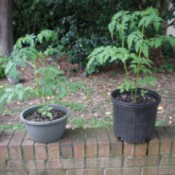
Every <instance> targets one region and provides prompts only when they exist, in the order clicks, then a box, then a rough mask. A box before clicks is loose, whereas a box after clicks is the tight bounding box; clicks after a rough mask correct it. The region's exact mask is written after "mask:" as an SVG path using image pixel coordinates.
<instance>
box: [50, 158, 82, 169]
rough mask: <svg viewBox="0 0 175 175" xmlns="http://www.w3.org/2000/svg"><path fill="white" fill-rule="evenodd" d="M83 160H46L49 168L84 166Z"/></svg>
mask: <svg viewBox="0 0 175 175" xmlns="http://www.w3.org/2000/svg"><path fill="white" fill-rule="evenodd" d="M84 167H85V166H84V160H75V159H60V160H53V161H48V162H47V168H48V169H49V170H56V169H76V168H84Z"/></svg>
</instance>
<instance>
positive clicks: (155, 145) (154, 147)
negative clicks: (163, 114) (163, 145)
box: [148, 134, 160, 156]
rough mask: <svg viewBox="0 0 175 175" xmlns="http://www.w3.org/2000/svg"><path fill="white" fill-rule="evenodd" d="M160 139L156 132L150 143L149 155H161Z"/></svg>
mask: <svg viewBox="0 0 175 175" xmlns="http://www.w3.org/2000/svg"><path fill="white" fill-rule="evenodd" d="M159 148H160V141H159V138H158V137H157V135H156V134H154V138H153V139H152V140H150V141H149V143H148V155H149V156H157V155H159Z"/></svg>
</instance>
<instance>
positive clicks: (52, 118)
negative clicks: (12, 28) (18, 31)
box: [1, 30, 69, 143]
mask: <svg viewBox="0 0 175 175" xmlns="http://www.w3.org/2000/svg"><path fill="white" fill-rule="evenodd" d="M50 40H51V41H54V40H56V34H55V32H53V31H49V30H44V31H42V32H41V33H39V34H38V35H26V36H25V37H23V38H20V39H18V41H17V43H16V45H15V47H16V49H18V50H19V51H21V53H22V55H23V56H22V59H21V60H20V61H21V63H22V64H21V65H24V63H25V64H29V65H30V66H31V67H32V68H33V70H34V71H33V72H34V85H33V87H25V86H22V85H21V84H19V85H16V86H15V88H13V90H11V91H9V89H8V90H7V92H8V93H9V92H11V93H12V94H14V97H15V96H18V98H19V99H21V100H22V99H23V98H25V96H26V95H28V96H29V95H30V96H31V97H33V98H37V99H39V104H38V105H35V106H32V107H29V108H27V109H25V110H24V111H23V112H22V113H21V116H20V118H21V121H22V122H24V124H25V126H26V128H27V132H28V133H29V135H30V136H31V137H32V139H33V140H34V141H37V142H40V143H50V142H54V141H57V140H59V139H60V138H61V137H62V135H63V133H64V130H65V126H66V123H67V119H68V117H69V111H68V110H67V108H65V107H64V106H61V105H57V104H49V99H50V98H54V97H55V96H56V95H63V94H62V92H63V91H62V87H61V85H60V84H61V79H62V77H61V76H62V74H63V72H62V71H61V70H60V69H59V67H56V66H50V65H46V64H45V55H47V54H46V53H51V52H50V51H52V53H53V50H54V48H51V47H47V49H46V50H45V51H39V50H38V49H37V48H38V47H39V44H40V43H42V46H43V45H44V44H43V43H44V42H48V41H50ZM24 46H25V47H24ZM38 64H40V65H39V66H38ZM15 71H16V70H15ZM8 93H7V94H4V96H2V97H1V101H3V100H4V99H6V98H7V99H8V98H9V96H8ZM12 94H11V98H12V97H13V95H12Z"/></svg>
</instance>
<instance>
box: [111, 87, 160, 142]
mask: <svg viewBox="0 0 175 175" xmlns="http://www.w3.org/2000/svg"><path fill="white" fill-rule="evenodd" d="M140 91H141V89H138V92H140ZM118 95H120V91H119V90H115V91H113V92H112V94H111V98H112V102H113V129H114V134H115V136H116V137H117V138H119V139H121V140H122V141H125V142H128V143H142V142H146V141H149V140H151V139H152V138H153V136H154V128H155V122H156V115H157V107H158V104H159V103H160V100H161V97H160V95H159V94H158V93H156V92H154V91H151V90H147V95H149V96H151V97H153V98H154V99H155V101H154V102H152V103H149V104H130V103H126V102H122V101H119V100H117V99H116V97H117V96H118Z"/></svg>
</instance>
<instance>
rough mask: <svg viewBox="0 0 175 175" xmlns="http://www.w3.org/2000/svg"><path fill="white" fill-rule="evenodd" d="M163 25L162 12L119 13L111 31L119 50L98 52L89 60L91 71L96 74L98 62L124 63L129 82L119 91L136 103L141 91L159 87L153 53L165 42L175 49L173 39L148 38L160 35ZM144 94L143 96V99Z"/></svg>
mask: <svg viewBox="0 0 175 175" xmlns="http://www.w3.org/2000/svg"><path fill="white" fill-rule="evenodd" d="M162 22H163V19H162V18H161V17H159V14H158V11H157V10H156V9H154V8H148V9H146V10H144V11H135V12H129V11H120V12H118V13H116V14H115V15H114V16H113V17H112V20H111V22H110V24H109V25H108V28H109V31H110V34H111V38H112V40H113V39H114V38H115V37H116V38H117V39H118V41H119V46H113V45H112V46H106V47H104V46H102V47H99V48H96V49H95V50H94V51H93V52H92V53H91V54H90V55H89V57H88V58H89V61H88V64H87V71H89V70H92V68H93V65H94V62H97V63H98V64H100V65H104V64H106V62H114V61H118V60H119V61H121V62H122V63H123V66H124V70H125V75H126V78H125V80H124V81H123V83H122V84H121V85H120V86H118V87H117V88H118V89H120V91H121V93H123V92H128V91H129V92H131V98H132V101H133V102H136V101H137V95H138V94H137V89H138V88H139V87H145V86H147V85H154V83H155V77H154V76H152V71H151V69H152V61H151V60H150V58H149V49H150V48H158V47H160V46H161V45H162V43H163V42H169V43H170V44H171V45H172V46H174V45H175V40H174V38H172V37H167V36H160V35H155V36H148V35H147V29H150V28H153V29H154V30H155V31H156V32H157V33H158V31H159V30H160V25H161V23H162ZM128 31H129V32H128ZM133 75H134V77H133ZM144 94H145V93H144V92H142V95H144Z"/></svg>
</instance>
